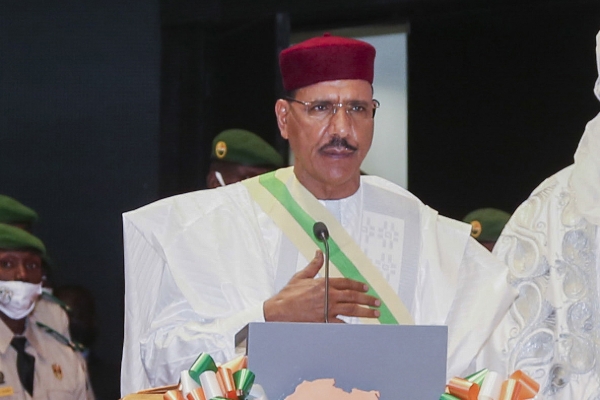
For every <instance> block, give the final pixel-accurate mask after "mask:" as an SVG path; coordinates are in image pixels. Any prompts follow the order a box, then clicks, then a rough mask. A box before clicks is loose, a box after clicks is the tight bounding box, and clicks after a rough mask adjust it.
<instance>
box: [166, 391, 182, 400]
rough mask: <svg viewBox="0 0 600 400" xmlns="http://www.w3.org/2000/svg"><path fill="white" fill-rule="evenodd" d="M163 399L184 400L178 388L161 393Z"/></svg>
mask: <svg viewBox="0 0 600 400" xmlns="http://www.w3.org/2000/svg"><path fill="white" fill-rule="evenodd" d="M163 400H185V399H184V398H183V394H181V391H180V390H178V389H173V390H168V391H166V392H165V393H164V394H163Z"/></svg>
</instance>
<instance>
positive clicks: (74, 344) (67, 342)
mask: <svg viewBox="0 0 600 400" xmlns="http://www.w3.org/2000/svg"><path fill="white" fill-rule="evenodd" d="M35 324H36V325H37V326H38V327H39V328H41V329H42V330H43V331H44V332H46V333H48V334H49V335H51V336H52V337H53V338H54V339H56V340H58V341H59V342H60V343H62V344H64V345H65V346H69V347H70V348H71V349H72V350H73V351H79V352H81V351H84V350H85V346H84V345H82V344H81V343H77V342H74V341H73V340H71V339H69V338H68V337H66V336H63V335H61V334H60V333H58V332H57V331H55V330H54V329H52V328H50V327H49V326H48V325H46V324H43V323H41V322H39V321H36V322H35Z"/></svg>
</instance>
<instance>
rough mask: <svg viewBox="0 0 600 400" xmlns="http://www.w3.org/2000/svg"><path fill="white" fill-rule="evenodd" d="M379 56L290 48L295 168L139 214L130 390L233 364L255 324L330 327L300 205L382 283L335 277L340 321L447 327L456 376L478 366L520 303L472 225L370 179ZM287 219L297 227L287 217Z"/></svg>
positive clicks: (288, 116) (127, 237) (129, 233)
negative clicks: (210, 364) (363, 170)
mask: <svg viewBox="0 0 600 400" xmlns="http://www.w3.org/2000/svg"><path fill="white" fill-rule="evenodd" d="M374 57H375V49H374V48H372V46H370V45H368V44H366V43H364V42H361V41H356V40H353V39H345V38H339V37H331V36H327V35H326V36H324V37H322V38H315V39H311V40H308V41H306V42H303V43H301V44H299V45H296V46H293V47H291V48H289V49H286V50H284V51H283V52H282V54H281V56H280V66H281V70H282V76H283V80H284V87H285V88H286V90H287V91H288V92H289V96H288V97H286V98H285V99H280V100H278V101H277V103H276V106H275V112H276V116H277V122H278V125H279V129H280V131H281V134H282V136H283V137H284V138H286V139H288V140H289V141H290V146H291V148H292V150H293V152H294V155H295V161H294V167H293V169H292V168H285V169H280V170H277V171H275V172H274V173H270V174H267V175H262V176H260V177H257V178H252V179H250V180H246V181H243V182H241V183H237V184H233V185H228V186H226V187H221V188H218V189H214V190H207V191H199V192H194V193H187V194H183V195H179V196H174V197H171V198H168V199H163V200H160V201H157V202H155V203H153V204H150V205H148V206H145V207H142V208H141V209H138V210H135V211H132V212H128V213H125V214H124V216H123V225H124V241H125V279H126V282H125V283H126V287H125V343H124V349H123V365H122V379H121V383H122V387H121V391H122V393H123V394H127V393H131V392H134V391H137V390H139V389H142V388H145V387H149V386H158V385H165V384H173V383H176V382H177V380H178V378H179V373H180V371H181V370H184V369H187V368H188V367H189V366H190V365H191V363H192V362H193V361H194V359H195V358H196V357H197V355H198V354H199V353H201V352H208V353H210V354H211V355H212V356H213V358H215V360H216V361H217V362H224V361H227V360H228V359H231V358H232V357H234V356H235V352H234V335H235V334H236V333H237V332H238V331H239V330H240V329H241V328H242V327H244V326H245V325H246V324H247V323H248V322H252V321H313V322H322V321H323V319H324V312H325V310H324V305H323V303H324V301H323V299H324V292H325V290H324V279H323V278H319V277H318V273H319V271H320V269H321V267H322V265H323V254H322V253H321V251H318V250H317V249H318V247H317V245H316V244H314V243H312V242H311V240H313V238H310V237H309V236H311V235H309V234H303V233H302V232H301V229H300V228H301V226H302V223H301V222H300V219H301V218H298V219H294V218H297V217H291V211H290V213H289V214H288V211H289V210H290V209H293V208H294V207H293V206H290V208H285V207H288V206H289V204H288V201H289V200H290V199H291V200H292V203H293V202H295V201H297V203H298V205H299V206H298V207H296V208H297V209H300V213H299V214H301V215H303V216H305V214H303V212H305V211H306V215H308V216H309V218H308V219H309V220H310V222H311V223H312V221H313V219H312V218H313V217H314V218H317V217H318V220H323V221H325V222H326V223H327V225H328V227H329V229H330V233H331V239H332V240H335V241H340V243H342V241H343V240H345V244H343V245H340V248H342V249H346V248H348V249H350V248H351V249H353V250H349V253H352V254H354V256H353V257H356V259H358V260H361V257H363V258H362V261H361V262H360V263H355V264H356V268H357V270H358V272H359V275H360V274H362V275H363V276H367V275H368V274H370V275H369V276H370V278H369V279H368V280H365V281H368V282H369V285H366V284H365V283H364V282H365V281H363V280H360V281H357V280H354V279H349V278H347V277H344V276H346V275H345V274H344V273H343V272H342V273H341V274H340V275H338V276H337V277H335V278H332V279H331V280H330V288H329V297H330V303H329V309H328V310H327V311H328V312H327V314H328V316H329V319H330V321H334V322H341V321H342V320H343V321H346V322H350V323H354V322H358V320H359V319H360V318H366V319H370V320H371V321H375V322H377V321H378V320H379V321H384V315H387V316H386V319H385V321H387V322H384V323H389V321H390V320H392V321H395V322H394V323H398V322H399V323H413V322H414V323H416V324H423V325H448V329H449V339H448V376H454V375H458V374H462V373H464V372H465V371H467V370H469V369H470V368H471V369H472V367H473V361H474V359H475V357H476V355H477V354H478V352H479V350H480V348H481V347H482V346H483V344H484V342H485V341H486V340H487V338H488V337H489V335H490V333H491V331H492V330H493V329H494V328H495V327H496V325H497V324H498V322H499V321H500V320H501V319H502V317H503V315H504V314H505V312H506V310H507V308H508V305H509V304H510V303H511V302H512V300H513V299H514V297H515V295H516V291H515V290H514V289H512V288H511V287H510V286H509V285H508V284H507V269H506V267H505V266H504V264H502V263H501V262H499V261H498V260H497V259H496V258H494V257H493V256H492V255H491V254H490V253H489V252H488V251H487V250H485V248H483V247H482V246H481V245H480V244H478V243H477V242H476V241H475V240H474V239H472V238H471V237H470V235H469V234H470V226H469V225H467V224H463V223H462V222H458V221H454V220H450V219H448V218H444V217H442V216H439V215H438V214H437V212H436V211H435V210H432V209H431V208H429V207H427V206H426V205H424V204H423V203H422V202H420V201H419V200H418V199H417V198H416V197H415V196H413V195H412V194H411V193H409V192H407V191H406V190H404V189H402V188H400V187H398V186H396V185H394V184H392V183H390V182H388V181H385V180H383V179H380V178H377V177H371V176H362V177H361V175H360V164H361V162H362V160H363V159H364V157H365V156H366V154H367V152H368V150H369V148H370V145H371V141H372V137H373V123H374V116H375V109H376V108H377V107H378V105H379V103H378V102H377V101H376V100H373V98H372V95H373V93H372V86H371V84H372V81H373V61H374ZM268 182H271V183H273V182H275V183H277V184H279V185H280V186H279V188H280V189H281V188H283V189H284V191H289V193H288V192H286V193H287V194H289V195H290V198H286V199H285V200H284V199H283V197H285V196H281V198H278V197H277V196H276V195H275V194H274V195H273V197H275V198H276V199H275V200H276V201H274V202H271V203H269V201H270V200H271V199H270V197H269V196H271V194H270V193H267V191H266V190H265V191H264V192H260V190H264V188H266V187H267V186H266V185H267V183H268ZM261 185H263V186H264V187H262V186H261ZM261 187H262V189H260V188H261ZM256 188H259V190H258V191H256ZM271 189H273V188H271ZM275 192H277V190H275V189H274V190H273V192H272V193H275ZM284 203H286V204H285V207H283V206H282V205H283V204H284ZM278 207H279V208H280V209H281V210H283V214H284V215H283V216H274V214H273V212H272V211H273V209H278ZM286 218H287V219H286ZM282 220H285V221H284V222H285V223H284V222H282ZM286 221H287V222H289V221H291V223H287V222H286ZM288 226H291V228H289V229H291V230H290V231H288ZM294 229H296V230H294ZM299 229H300V230H299ZM290 232H292V233H290ZM345 236H347V239H348V240H346V239H343V240H342V239H340V238H345ZM305 239H307V240H308V242H306V241H305V242H306V243H308V246H304V245H303V243H304V242H303V240H305ZM353 246H355V247H356V249H354V247H353ZM344 251H345V250H344ZM332 257H333V256H332ZM351 258H352V257H351ZM332 260H333V259H332ZM371 266H372V269H369V268H370V267H371ZM340 270H341V269H340ZM373 270H374V271H375V275H376V276H374V275H373ZM378 279H379V281H381V282H379V281H378ZM372 282H376V283H373V284H372V285H371V283H372ZM374 287H375V288H376V289H377V293H378V294H381V296H379V295H374V294H373V293H374V292H372V291H371V290H372V289H373V288H374ZM387 288H389V289H390V290H387ZM367 291H368V292H367ZM389 293H391V294H392V296H391V297H392V298H391V297H390V296H389ZM388 305H389V307H387V306H388ZM388 309H389V310H392V311H391V314H390V311H389V310H388ZM373 340H377V338H373ZM390 345H392V344H390Z"/></svg>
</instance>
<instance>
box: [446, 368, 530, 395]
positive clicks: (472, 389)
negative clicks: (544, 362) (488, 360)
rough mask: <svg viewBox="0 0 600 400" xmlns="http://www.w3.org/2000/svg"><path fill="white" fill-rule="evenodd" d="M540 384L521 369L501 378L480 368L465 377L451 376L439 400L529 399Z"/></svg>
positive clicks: (495, 373)
mask: <svg viewBox="0 0 600 400" xmlns="http://www.w3.org/2000/svg"><path fill="white" fill-rule="evenodd" d="M539 390H540V385H539V384H538V383H537V382H536V381H534V380H533V379H532V378H531V377H530V376H529V375H527V374H526V373H524V372H523V371H521V370H517V371H515V372H513V373H512V374H511V375H510V376H509V378H508V379H506V380H502V379H501V378H500V375H499V374H498V373H497V372H494V371H489V370H488V369H482V370H481V371H478V372H475V373H474V374H472V375H469V376H467V377H466V378H452V379H450V382H448V385H446V392H445V393H443V394H442V395H441V396H440V400H529V399H533V398H534V397H535V396H536V395H537V393H538V391H539Z"/></svg>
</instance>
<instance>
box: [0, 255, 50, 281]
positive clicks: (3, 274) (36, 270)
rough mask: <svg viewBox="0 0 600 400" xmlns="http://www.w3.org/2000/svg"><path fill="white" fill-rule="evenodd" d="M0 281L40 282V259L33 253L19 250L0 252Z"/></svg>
mask: <svg viewBox="0 0 600 400" xmlns="http://www.w3.org/2000/svg"><path fill="white" fill-rule="evenodd" d="M0 281H22V282H27V283H34V284H37V283H40V282H41V281H42V259H41V257H40V256H38V255H37V254H35V253H32V252H29V251H20V250H0Z"/></svg>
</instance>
